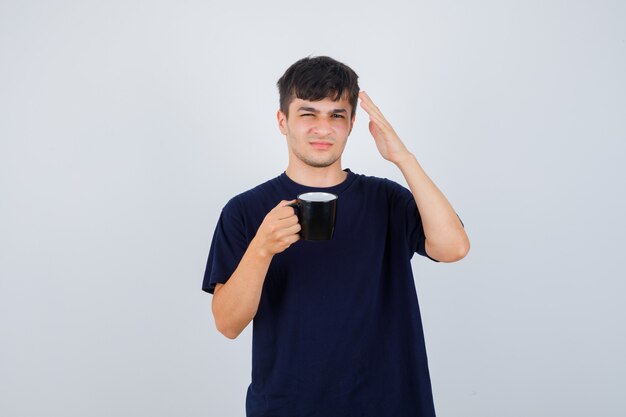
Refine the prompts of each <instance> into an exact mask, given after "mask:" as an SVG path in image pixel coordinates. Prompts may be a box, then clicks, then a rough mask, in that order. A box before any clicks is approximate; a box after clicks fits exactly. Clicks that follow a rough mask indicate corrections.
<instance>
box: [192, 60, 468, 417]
mask: <svg viewBox="0 0 626 417" xmlns="http://www.w3.org/2000/svg"><path fill="white" fill-rule="evenodd" d="M357 78H358V77H357V75H356V73H355V72H354V71H353V70H352V69H350V68H349V67H347V66H346V65H344V64H342V63H340V62H337V61H335V60H333V59H331V58H329V57H314V58H304V59H302V60H299V61H298V62H296V63H295V64H293V65H292V66H291V67H290V68H289V69H287V71H286V72H285V74H284V75H283V76H282V77H281V78H280V79H279V81H278V88H279V92H280V110H279V111H278V114H277V117H278V127H279V129H280V131H281V133H282V134H283V135H285V138H286V141H287V148H288V150H289V164H288V166H287V169H286V171H284V172H283V173H282V174H280V175H279V176H277V177H276V178H273V179H271V180H269V181H267V182H265V183H263V184H260V185H259V186H257V187H255V188H253V189H251V190H248V191H246V192H244V193H242V194H239V195H237V196H235V197H234V198H232V199H231V200H230V201H229V202H228V203H227V204H226V206H225V207H224V208H223V210H222V213H221V215H220V218H219V221H218V224H217V227H216V230H215V234H214V236H213V241H212V243H211V249H210V253H209V258H208V263H207V268H206V272H205V276H204V282H203V286H202V289H203V290H204V291H207V292H209V293H212V294H214V296H213V303H212V310H213V315H214V318H215V324H216V326H217V329H218V330H219V331H220V332H221V333H223V334H224V335H225V336H226V337H228V338H231V339H234V338H236V337H237V336H238V335H239V334H240V333H241V332H242V331H243V329H244V328H245V327H246V326H247V325H248V324H249V323H250V321H252V320H253V319H254V322H253V339H252V341H253V343H252V382H251V384H250V385H249V387H248V392H247V398H246V411H247V416H248V417H261V416H273V417H276V416H285V417H286V416H290V417H292V416H320V417H340V416H341V417H343V416H372V417H374V416H375V417H386V416H389V417H409V416H410V417H422V416H429V417H430V416H434V415H435V411H434V406H433V398H432V392H431V385H430V376H429V372H428V363H427V357H426V350H425V344H424V336H423V331H422V323H421V317H420V312H419V307H418V301H417V295H416V291H415V283H414V279H413V274H412V270H411V263H410V260H411V258H412V256H413V254H414V253H415V252H417V253H419V254H420V255H423V256H427V257H428V258H430V259H432V260H433V261H437V262H439V261H442V262H455V261H458V260H460V259H462V258H463V257H464V256H465V255H466V254H467V252H468V250H469V240H468V237H467V235H466V234H465V231H464V227H463V224H462V223H461V221H460V218H459V217H458V216H457V214H456V213H455V212H454V210H453V208H452V206H451V205H450V203H449V202H448V201H447V199H446V198H445V196H444V195H443V194H442V193H441V191H439V189H438V188H437V187H436V186H435V184H434V183H433V182H432V181H431V180H430V179H429V178H428V176H427V175H426V174H425V173H424V171H423V170H422V168H421V167H420V165H419V163H418V162H417V159H416V158H415V156H414V155H413V154H412V153H411V152H409V150H408V149H407V148H406V146H405V145H404V144H403V143H402V141H401V140H400V138H399V137H398V135H397V134H396V133H395V132H394V130H393V128H392V127H391V125H390V124H389V123H388V122H387V120H386V119H385V118H384V116H383V115H382V113H381V112H380V110H379V109H378V107H376V105H374V103H373V102H372V100H371V99H370V97H369V96H368V95H367V94H366V93H365V92H359V86H358V83H357ZM359 98H360V100H361V102H360V103H361V107H362V108H363V110H365V111H366V112H367V114H368V115H369V130H370V132H371V134H372V136H373V138H374V141H375V142H376V146H377V148H378V150H379V151H380V154H381V156H382V157H383V158H384V159H386V160H388V161H390V162H392V163H394V164H395V165H396V166H397V167H398V168H399V169H400V170H401V172H402V174H403V175H404V178H405V179H406V182H407V183H408V185H409V188H410V191H409V190H408V189H406V188H404V187H402V186H400V185H399V184H397V183H395V182H392V181H390V180H387V179H384V178H376V177H370V176H366V175H362V174H357V173H354V172H352V171H351V170H350V169H342V167H341V154H342V152H343V150H344V147H345V145H346V141H347V139H348V136H349V135H350V132H351V131H352V127H353V126H354V122H355V114H356V105H357V101H358V99H359ZM309 191H324V192H329V193H333V194H336V195H338V196H339V199H338V204H337V218H336V225H335V232H334V235H333V238H332V239H331V240H330V241H324V242H314V241H313V242H312V241H304V240H300V241H299V236H298V231H299V230H300V225H299V224H298V218H297V216H296V215H295V213H294V209H293V208H292V207H290V206H288V204H289V203H292V202H294V201H295V200H294V198H295V197H296V196H297V195H299V194H302V193H304V192H309Z"/></svg>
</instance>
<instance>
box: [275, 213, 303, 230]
mask: <svg viewBox="0 0 626 417" xmlns="http://www.w3.org/2000/svg"><path fill="white" fill-rule="evenodd" d="M294 224H298V216H296V215H292V216H289V217H285V218H282V219H280V220H278V222H276V225H277V226H278V227H279V228H281V229H286V228H288V227H291V226H293V225H294Z"/></svg>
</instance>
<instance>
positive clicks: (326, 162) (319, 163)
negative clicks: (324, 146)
mask: <svg viewBox="0 0 626 417" xmlns="http://www.w3.org/2000/svg"><path fill="white" fill-rule="evenodd" d="M294 154H295V155H296V157H297V158H298V159H299V160H301V161H302V162H304V163H305V164H307V165H308V166H310V167H313V168H326V167H329V166H331V165H332V164H334V163H335V162H337V159H339V158H335V157H329V158H327V159H313V158H309V157H307V156H306V155H302V154H300V153H299V152H294Z"/></svg>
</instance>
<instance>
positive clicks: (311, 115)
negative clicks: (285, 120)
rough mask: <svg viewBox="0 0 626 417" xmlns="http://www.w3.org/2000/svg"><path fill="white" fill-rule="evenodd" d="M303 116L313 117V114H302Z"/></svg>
mask: <svg viewBox="0 0 626 417" xmlns="http://www.w3.org/2000/svg"><path fill="white" fill-rule="evenodd" d="M301 116H313V115H312V114H311V113H305V114H302V115H301Z"/></svg>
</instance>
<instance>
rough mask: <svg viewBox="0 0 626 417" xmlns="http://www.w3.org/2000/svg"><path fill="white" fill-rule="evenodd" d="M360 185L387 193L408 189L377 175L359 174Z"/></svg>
mask: <svg viewBox="0 0 626 417" xmlns="http://www.w3.org/2000/svg"><path fill="white" fill-rule="evenodd" d="M357 175H358V178H359V183H360V184H361V185H362V186H363V187H367V188H380V189H383V190H385V191H394V190H398V189H403V188H406V187H404V186H402V185H400V184H399V183H397V182H396V181H394V180H391V179H389V178H385V177H379V176H376V175H366V174H357Z"/></svg>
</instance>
